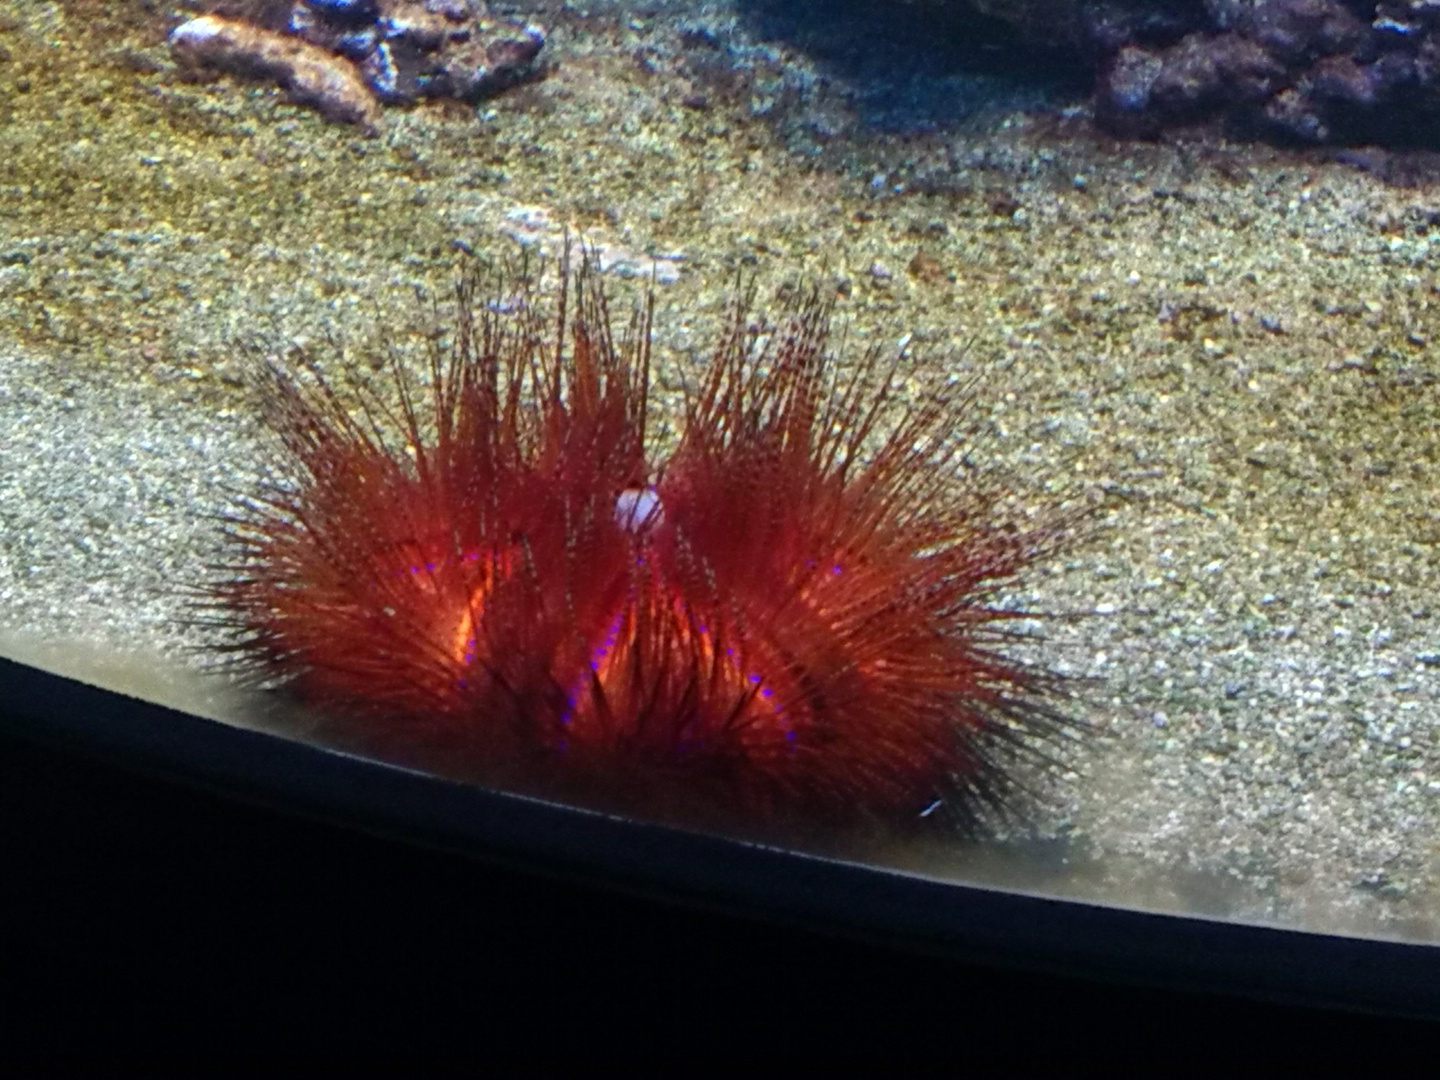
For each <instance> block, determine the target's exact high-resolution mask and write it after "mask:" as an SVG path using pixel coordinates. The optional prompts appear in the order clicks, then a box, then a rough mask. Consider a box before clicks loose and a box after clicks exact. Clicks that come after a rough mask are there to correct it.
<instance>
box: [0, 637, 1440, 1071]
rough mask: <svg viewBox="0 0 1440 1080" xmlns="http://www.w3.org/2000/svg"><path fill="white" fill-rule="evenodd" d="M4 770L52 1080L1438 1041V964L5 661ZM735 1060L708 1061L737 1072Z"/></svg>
mask: <svg viewBox="0 0 1440 1080" xmlns="http://www.w3.org/2000/svg"><path fill="white" fill-rule="evenodd" d="M0 752H3V758H4V764H5V774H4V780H3V785H4V786H3V788H0V798H3V804H0V805H3V819H4V821H3V824H4V842H5V851H4V863H3V865H0V897H3V900H4V910H3V913H0V915H3V918H4V928H3V930H4V939H3V941H4V949H5V953H4V955H3V956H0V979H3V980H4V983H5V986H4V990H5V995H6V998H5V1001H4V1003H3V1014H0V1022H3V1023H4V1024H5V1025H6V1027H7V1030H5V1031H3V1032H0V1056H3V1055H4V1054H6V1053H7V1052H10V1053H15V1052H19V1051H18V1050H17V1049H16V1048H17V1047H26V1046H28V1047H29V1050H30V1051H34V1052H39V1053H41V1054H42V1056H43V1055H44V1054H46V1053H49V1052H55V1053H59V1054H61V1055H62V1056H63V1054H64V1053H66V1052H68V1049H73V1048H74V1047H73V1045H72V1044H70V1043H68V1042H66V1041H65V1039H66V1036H65V1035H64V1034H62V1032H64V1031H68V1030H69V1029H70V1028H71V1027H72V1026H78V1027H80V1028H82V1029H84V1030H85V1031H87V1032H89V1033H90V1034H91V1035H94V1036H96V1037H97V1038H103V1039H106V1040H110V1044H111V1045H113V1046H115V1047H119V1046H121V1045H129V1048H130V1049H131V1050H134V1049H136V1047H137V1046H138V1047H139V1048H140V1049H143V1050H150V1051H156V1052H163V1051H164V1050H165V1049H166V1047H169V1048H170V1049H178V1050H181V1051H183V1050H184V1049H185V1048H186V1047H192V1042H193V1040H197V1039H200V1038H201V1033H207V1034H205V1038H206V1039H210V1040H212V1041H210V1042H206V1043H205V1046H207V1047H209V1048H210V1050H211V1051H214V1049H215V1047H216V1045H218V1044H216V1043H214V1042H213V1039H215V1038H222V1040H223V1036H222V1035H217V1032H228V1033H229V1034H230V1035H232V1036H234V1037H235V1038H237V1039H239V1038H241V1035H242V1034H243V1035H244V1045H246V1046H248V1047H249V1048H250V1049H252V1050H255V1051H257V1052H258V1051H259V1049H260V1048H261V1047H264V1046H265V1045H266V1044H267V1033H268V1034H269V1035H270V1036H277V1037H278V1035H277V1033H281V1032H289V1033H290V1034H291V1035H293V1036H294V1037H295V1038H297V1039H300V1040H301V1041H305V1040H306V1039H307V1038H308V1039H316V1040H321V1041H323V1039H324V1038H335V1039H339V1038H341V1036H340V1035H339V1034H337V1032H338V1030H339V1029H340V1028H344V1029H345V1031H346V1032H347V1034H346V1035H345V1036H344V1039H343V1041H344V1045H345V1046H347V1047H349V1048H351V1049H354V1048H357V1047H364V1046H367V1045H371V1044H378V1043H379V1042H383V1041H384V1039H385V1036H383V1035H382V1031H383V1030H384V1029H386V1028H387V1027H389V1028H392V1029H395V1028H401V1027H404V1028H409V1027H411V1026H414V1027H417V1028H418V1029H421V1030H428V1031H430V1033H431V1037H432V1038H433V1039H438V1040H439V1042H438V1043H430V1044H425V1043H419V1044H414V1045H413V1046H411V1050H413V1051H414V1052H415V1053H417V1054H422V1053H424V1052H425V1050H426V1048H427V1045H428V1046H429V1048H430V1049H438V1048H439V1047H442V1046H443V1047H449V1048H451V1049H454V1047H455V1046H458V1045H461V1044H464V1045H469V1043H468V1042H467V1041H466V1040H468V1039H469V1038H471V1036H472V1035H475V1033H477V1032H481V1031H485V1032H488V1033H489V1034H488V1035H486V1036H485V1038H486V1039H489V1040H490V1042H489V1044H488V1045H489V1046H490V1047H491V1050H490V1051H484V1050H482V1049H481V1048H480V1047H478V1046H477V1047H476V1052H477V1053H484V1052H494V1051H495V1050H496V1049H497V1048H498V1047H499V1046H500V1045H501V1044H502V1043H504V1041H505V1038H506V1032H507V1031H510V1028H511V1023H510V1018H511V1016H512V1014H513V1013H515V1012H516V1011H517V1010H518V1012H519V1013H521V1014H524V1015H526V1016H527V1018H528V1019H530V1020H533V1019H534V1018H535V1016H534V1015H531V1014H536V1015H538V1014H544V1015H546V1016H547V1017H548V1020H547V1026H548V1027H549V1029H550V1032H551V1034H550V1036H549V1037H548V1038H547V1039H545V1040H542V1042H541V1044H540V1045H539V1046H538V1048H537V1050H538V1052H540V1053H541V1055H542V1056H543V1054H544V1052H545V1051H547V1050H555V1051H557V1052H558V1051H560V1050H563V1049H566V1048H569V1049H574V1047H573V1046H571V1045H570V1044H568V1043H567V1041H566V1040H567V1038H569V1039H570V1040H572V1042H578V1041H580V1040H581V1036H580V1034H579V1033H580V1032H582V1031H588V1030H589V1029H590V1027H591V1026H593V1025H594V1024H598V1023H599V1020H598V1018H600V1017H613V1022H611V1021H607V1023H606V1025H605V1026H606V1027H607V1030H610V1029H616V1028H618V1029H620V1030H611V1034H613V1035H615V1036H616V1037H617V1038H618V1037H619V1035H620V1034H622V1033H623V1031H624V1030H625V1029H626V1027H627V1025H629V1026H633V1027H638V1028H640V1029H643V1028H644V1027H645V1026H646V1025H647V1023H649V1022H651V1021H653V1022H655V1023H663V1024H665V1025H667V1031H668V1032H669V1034H668V1036H666V1037H667V1038H669V1039H670V1040H671V1041H672V1042H675V1041H679V1042H680V1043H682V1044H686V1045H688V1043H686V1040H687V1039H694V1040H702V1041H703V1040H705V1039H709V1038H711V1037H713V1031H712V1030H711V1029H710V1028H708V1027H707V1026H706V1021H707V1019H708V1020H709V1021H711V1022H713V1023H715V1024H722V1025H727V1024H731V1023H732V1020H731V1019H729V1018H728V1017H727V1013H726V1010H734V1011H735V1012H736V1014H737V1015H743V1016H745V1017H746V1018H747V1023H749V1024H750V1025H751V1028H753V1027H754V1026H755V1025H759V1027H760V1028H764V1027H765V1026H766V1025H771V1026H772V1027H773V1028H774V1030H775V1031H778V1032H787V1033H788V1034H789V1035H790V1036H793V1037H794V1038H797V1039H799V1040H801V1042H804V1041H805V1039H807V1038H813V1039H814V1040H817V1041H818V1042H819V1044H821V1045H823V1046H827V1047H830V1048H837V1047H840V1046H843V1045H845V1043H846V1040H847V1039H849V1040H851V1041H854V1040H859V1039H862V1035H861V1034H860V1032H861V1031H863V1030H864V1029H865V1024H866V1022H870V1023H874V1022H876V1020H877V1017H879V1016H881V1015H884V1014H885V1013H886V1012H887V1010H894V1009H896V1008H898V1009H899V1011H900V1012H902V1013H903V1014H904V1017H905V1019H904V1021H903V1023H904V1024H906V1025H908V1027H907V1028H906V1030H908V1031H909V1035H908V1036H906V1038H907V1039H908V1040H909V1041H908V1042H907V1043H905V1045H906V1046H914V1045H919V1043H916V1041H915V1040H917V1039H918V1040H920V1042H922V1043H923V1042H924V1041H925V1039H926V1038H927V1037H936V1038H941V1039H942V1040H943V1038H944V1036H945V1033H946V1032H947V1031H951V1030H953V1032H954V1033H956V1037H957V1038H958V1037H959V1035H960V1033H962V1032H969V1033H970V1034H969V1035H967V1036H966V1037H967V1038H972V1039H973V1035H974V1032H973V1029H974V1028H975V1026H976V1025H977V1024H978V1025H981V1026H984V1025H988V1024H995V1023H999V1022H1000V1020H1001V1019H1002V1018H1004V1017H1009V1018H1011V1019H1017V1016H1016V1011H1017V1010H1020V1011H1021V1012H1022V1013H1024V1014H1025V1015H1023V1016H1020V1017H1018V1019H1024V1020H1025V1021H1026V1022H1027V1023H1033V1024H1035V1025H1038V1027H1037V1029H1036V1030H1037V1031H1040V1030H1042V1029H1044V1030H1056V1029H1057V1025H1060V1026H1061V1027H1063V1026H1064V1024H1065V1023H1067V1022H1068V1023H1070V1024H1071V1027H1072V1028H1074V1029H1076V1030H1078V1029H1079V1028H1080V1027H1084V1028H1085V1029H1086V1030H1093V1021H1094V1018H1095V1017H1096V1016H1098V1015H1102V1014H1114V1013H1115V1012H1116V1010H1119V1015H1114V1016H1113V1019H1114V1020H1115V1021H1116V1022H1123V1024H1124V1026H1125V1027H1126V1029H1127V1031H1126V1034H1125V1035H1124V1036H1123V1038H1125V1039H1126V1040H1128V1041H1129V1043H1130V1045H1136V1040H1137V1039H1139V1038H1141V1037H1144V1036H1145V1032H1144V1031H1142V1030H1138V1029H1136V1028H1135V1026H1134V1024H1135V1023H1137V1022H1140V1020H1141V1018H1142V1017H1143V1018H1145V1022H1146V1023H1155V1024H1167V1023H1168V1024H1170V1025H1171V1026H1172V1031H1173V1034H1175V1035H1176V1036H1180V1035H1181V1033H1182V1032H1185V1033H1187V1034H1189V1035H1194V1034H1195V1033H1196V1031H1197V1030H1199V1029H1202V1028H1203V1029H1207V1030H1208V1028H1209V1027H1210V1026H1211V1025H1214V1024H1220V1025H1227V1024H1234V1023H1236V1022H1238V1021H1241V1020H1244V1019H1246V1018H1248V1019H1250V1020H1253V1021H1254V1022H1255V1023H1256V1024H1260V1025H1262V1026H1268V1029H1269V1030H1275V1026H1274V1025H1276V1024H1281V1025H1282V1026H1283V1025H1287V1024H1288V1025H1290V1026H1291V1027H1289V1028H1285V1030H1287V1031H1288V1030H1291V1028H1293V1029H1294V1030H1296V1031H1303V1032H1310V1031H1312V1030H1313V1031H1314V1032H1315V1033H1316V1034H1317V1035H1322V1034H1324V1033H1326V1032H1329V1033H1332V1034H1333V1033H1335V1032H1337V1031H1341V1030H1348V1029H1346V1028H1345V1025H1346V1024H1350V1025H1352V1026H1353V1025H1354V1024H1364V1023H1371V1022H1374V1023H1381V1024H1383V1023H1400V1022H1402V1021H1406V1022H1410V1023H1412V1024H1413V1021H1416V1020H1421V1021H1434V1020H1436V1019H1440V948H1437V947H1435V946H1430V945H1423V944H1410V943H1402V942H1393V941H1384V940H1377V939H1369V938H1350V937H1342V936H1332V935H1324V934H1315V933H1308V932H1302V931H1296V930H1286V929H1278V928H1270V927H1259V926H1252V925H1246V924H1238V923H1231V922H1222V921H1215V920H1209V919H1202V918H1191V917H1182V916H1176V915H1167V914H1155V913H1147V912H1142V911H1137V910H1130V909H1124V908H1118V907H1106V906H1101V905H1095V904H1088V903H1083V902H1077V901H1070V900H1058V899H1049V898H1044V897H1036V896H1030V895H1024V894H1016V893H1009V892H1004V891H1000V890H994V889H988V888H982V887H971V886H965V885H957V884H953V883H949V882H940V881H934V880H930V879H925V878H921V877H916V876H911V875H906V874H901V873H895V872H890V871H886V870H883V869H877V868H873V867H868V866H861V865H856V864H850V863H845V862H839V861H833V860H828V859H824V858H817V857H813V856H806V855H801V854H797V853H793V852H790V851H784V850H779V849H774V848H768V847H763V846H758V845H753V844H748V843H744V842H739V841H734V840H728V839H724V838H718V837H713V836H706V835H700V834H693V833H688V832H684V831H680V830H675V829H670V828H665V827H660V826H653V825H646V824H641V823H636V822H633V821H628V820H620V819H616V818H613V817H608V816H604V815H598V814H593V813H588V812H583V811H578V810H575V809H572V808H569V807H564V806H559V805H554V804H549V803H545V802H541V801H536V800H533V799H525V798H520V797H514V796H509V795H505V794H500V793H496V792H492V791H487V790H484V789H480V788H476V787H473V786H468V785H464V784H459V783H454V782H449V781H444V780H439V779H436V778H433V777H430V776H426V775H423V774H419V773H414V772H410V771H406V770H403V769H398V768H394V767H390V766H387V765H384V764H380V763H376V762H372V761H367V760H363V759H359V758H355V757H351V756H347V755H343V754H338V753H334V752H331V751H327V750H324V749H319V748H316V747H313V746H308V745H305V744H301V743H296V742H291V741H288V740H285V739H282V738H278V737H275V736H271V735H268V734H263V733H257V732H253V731H247V730H242V729H237V728H232V727H228V726H226V725H223V724H220V723H216V722H212V721H209V720H203V719H199V718H197V717H193V716H190V715H187V714H185V713H181V712H177V711H175V710H171V709H167V708H164V707H161V706H157V705H153V704H150V703H147V702H143V701H140V700H137V699H134V698H130V697H127V696H124V695H121V694H117V693H113V692H110V691H106V690H101V689H97V688H95V687H92V686H88V685H86V684H83V683H80V682H77V681H74V680H71V679H66V678H62V677H59V676H56V675H52V674H49V673H47V672H44V671H41V670H38V669H35V668H32V667H29V666H26V665H22V664H18V663H14V662H11V661H5V660H0ZM722 984H723V988H722ZM444 986H451V987H453V988H454V990H453V993H452V992H450V991H448V990H444V989H443V987H444ZM737 988H738V989H737ZM447 995H448V996H447ZM467 995H468V996H467ZM686 995H691V997H690V998H688V999H687V997H686ZM737 995H738V996H737ZM867 995H869V996H873V998H874V999H875V1000H873V1001H870V1002H867V1001H866V997H867ZM422 1001H423V1002H425V1003H426V1004H425V1005H424V1006H423V1007H422V1005H421V1004H420V1003H421V1002H422ZM437 1003H438V1004H437ZM477 1003H478V1004H477ZM167 1013H168V1015H167ZM437 1017H438V1018H444V1017H451V1018H452V1019H453V1020H454V1023H453V1024H452V1023H449V1022H448V1021H444V1022H442V1019H437ZM462 1018H463V1022H462ZM1067 1018H1068V1020H1067ZM967 1022H968V1026H967ZM155 1024H159V1025H160V1026H161V1029H163V1030H164V1031H166V1032H168V1033H169V1034H168V1036H165V1037H162V1036H160V1035H157V1034H156V1030H157V1029H155V1027H154V1025H155ZM457 1025H458V1026H457ZM466 1025H469V1026H468V1027H467V1026H466ZM486 1025H489V1026H488V1027H487V1026H486ZM947 1025H949V1026H948V1027H947ZM1175 1025H1179V1026H1178V1027H1177V1026H1175ZM1295 1025H1298V1027H1296V1026H1295ZM1337 1025H1338V1026H1337ZM1422 1026H1424V1027H1426V1028H1427V1029H1428V1025H1422ZM442 1030H443V1034H440V1032H442ZM727 1030H728V1028H727ZM996 1030H998V1029H996ZM107 1033H108V1034H107ZM457 1033H459V1034H457ZM467 1033H468V1034H467ZM390 1034H391V1035H394V1034H395V1032H394V1031H393V1030H392V1031H391V1032H390ZM1152 1034H1154V1033H1153V1032H1152ZM1214 1034H1215V1035H1217V1036H1221V1038H1222V1040H1223V1039H1224V1038H1225V1036H1223V1035H1222V1033H1221V1032H1220V1031H1215V1033H1214ZM397 1037H398V1036H397ZM475 1037H476V1038H479V1036H478V1035H475ZM510 1037H518V1036H516V1035H515V1034H514V1032H513V1031H511V1032H510ZM996 1037H997V1038H998V1035H997V1036H996ZM1155 1037H1156V1038H1160V1036H1159V1035H1158V1034H1157V1035H1155ZM457 1038H458V1039H460V1042H459V1043H456V1042H454V1040H455V1039H457ZM584 1038H585V1041H586V1045H591V1042H592V1041H593V1036H591V1035H586V1036H585V1037H584ZM645 1038H649V1039H650V1040H652V1041H651V1042H650V1043H647V1042H646V1041H645ZM657 1038H660V1036H658V1035H656V1034H654V1033H653V1032H652V1033H651V1034H650V1035H649V1036H647V1037H639V1036H637V1039H638V1040H639V1041H638V1042H635V1041H632V1042H626V1043H625V1044H624V1046H625V1047H626V1048H628V1049H631V1050H634V1051H635V1052H637V1053H644V1052H645V1050H646V1048H647V1046H648V1047H650V1048H651V1049H655V1048H657V1047H659V1046H660V1045H662V1043H654V1042H653V1040H655V1039H657ZM27 1039H28V1042H27ZM167 1039H169V1040H170V1041H168V1042H167ZM749 1039H750V1036H749V1035H748V1034H747V1032H746V1031H735V1032H734V1035H733V1041H730V1040H727V1041H726V1042H725V1043H723V1044H717V1045H713V1046H710V1047H709V1048H708V1049H710V1050H713V1051H715V1052H716V1053H720V1054H729V1053H740V1054H742V1055H743V1054H744V1053H745V1052H746V1051H747V1049H749V1050H754V1051H756V1052H758V1047H756V1046H753V1045H751V1043H750V1042H749ZM187 1040H190V1041H187ZM497 1040H498V1041H497ZM482 1041H484V1040H482ZM132 1044H133V1045H132ZM972 1045H973V1044H972ZM1006 1045H1007V1047H1009V1049H1010V1050H1012V1051H1023V1050H1024V1049H1026V1048H1025V1047H1024V1046H1023V1045H1018V1044H1009V1043H1007V1044H1006ZM192 1048H194V1047H192ZM982 1048H985V1047H983V1044H982ZM511 1049H513V1047H512V1048H511ZM986 1049H998V1048H997V1047H989V1048H986ZM1030 1049H1033V1047H1030ZM890 1050H892V1051H895V1052H902V1056H903V1050H904V1046H899V1047H891V1048H890ZM622 1052H624V1051H623V1050H622Z"/></svg>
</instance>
